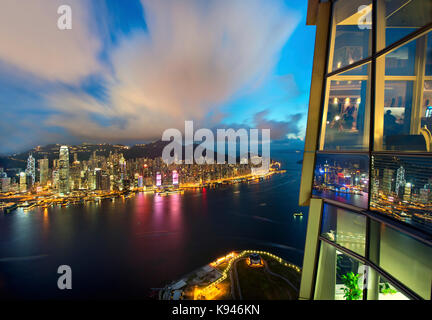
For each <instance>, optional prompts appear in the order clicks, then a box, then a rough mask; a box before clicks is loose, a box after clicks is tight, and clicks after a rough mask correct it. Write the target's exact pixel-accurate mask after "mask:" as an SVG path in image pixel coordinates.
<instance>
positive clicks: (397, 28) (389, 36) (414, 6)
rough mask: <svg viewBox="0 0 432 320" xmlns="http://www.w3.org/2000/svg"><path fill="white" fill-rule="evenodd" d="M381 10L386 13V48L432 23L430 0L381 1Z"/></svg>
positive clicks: (431, 3) (431, 2) (379, 14)
mask: <svg viewBox="0 0 432 320" xmlns="http://www.w3.org/2000/svg"><path fill="white" fill-rule="evenodd" d="M382 6H384V8H382ZM379 8H381V10H383V12H385V17H384V18H385V24H386V33H385V38H386V39H385V45H386V46H389V45H391V44H393V43H394V42H396V41H398V40H400V39H402V38H403V37H405V36H406V35H408V34H410V33H411V32H413V31H415V30H417V29H418V28H420V27H423V26H425V25H426V24H428V23H430V22H432V1H430V0H379ZM378 17H381V12H378Z"/></svg>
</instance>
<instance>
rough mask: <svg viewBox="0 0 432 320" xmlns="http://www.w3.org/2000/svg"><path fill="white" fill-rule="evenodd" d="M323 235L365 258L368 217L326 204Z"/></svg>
mask: <svg viewBox="0 0 432 320" xmlns="http://www.w3.org/2000/svg"><path fill="white" fill-rule="evenodd" d="M321 235H322V236H323V237H325V238H326V239H328V240H330V241H333V242H335V243H337V244H339V245H340V246H342V247H345V248H347V249H349V250H351V251H353V252H356V253H358V254H360V255H362V256H364V255H365V243H366V217H365V216H363V215H361V214H357V213H353V212H350V211H347V210H344V209H341V208H338V207H335V206H332V205H327V204H326V205H325V206H324V214H323V221H322V229H321Z"/></svg>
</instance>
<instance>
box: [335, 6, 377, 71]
mask: <svg viewBox="0 0 432 320" xmlns="http://www.w3.org/2000/svg"><path fill="white" fill-rule="evenodd" d="M371 13H372V1H370V0H354V1H337V2H336V3H335V4H334V7H333V23H332V27H333V29H332V41H331V44H332V45H331V46H330V55H329V56H330V60H329V61H330V65H329V69H330V70H329V71H334V70H337V69H340V68H342V67H344V66H347V65H350V64H352V63H354V62H356V61H359V60H362V59H364V58H366V57H368V56H369V55H370V52H369V50H370V36H371V29H372V23H371V22H372V14H371Z"/></svg>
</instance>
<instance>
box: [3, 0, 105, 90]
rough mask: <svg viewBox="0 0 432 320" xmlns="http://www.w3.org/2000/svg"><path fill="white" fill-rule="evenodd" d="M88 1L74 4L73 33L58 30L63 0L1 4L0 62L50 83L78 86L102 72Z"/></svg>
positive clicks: (72, 3) (98, 46)
mask: <svg viewBox="0 0 432 320" xmlns="http://www.w3.org/2000/svg"><path fill="white" fill-rule="evenodd" d="M86 3H87V1H85V0H74V1H72V2H71V4H70V6H71V8H72V30H64V31H61V30H59V29H58V28H57V20H58V18H59V17H60V15H59V14H57V8H58V7H59V6H60V5H63V4H64V1H63V0H31V1H17V0H1V1H0V39H1V42H0V62H3V63H7V64H9V65H10V66H12V67H14V68H16V69H18V70H19V71H22V72H28V73H31V74H33V75H35V76H37V77H40V78H42V79H45V80H49V81H62V82H66V83H77V82H78V81H79V80H81V79H82V78H83V77H85V76H87V75H89V74H90V73H92V72H97V71H100V70H101V68H102V67H101V65H100V63H99V62H98V60H97V54H98V52H99V50H100V46H101V42H100V41H99V39H98V38H97V36H96V35H95V34H93V33H92V32H91V31H90V30H91V20H90V16H89V14H88V8H87V7H86Z"/></svg>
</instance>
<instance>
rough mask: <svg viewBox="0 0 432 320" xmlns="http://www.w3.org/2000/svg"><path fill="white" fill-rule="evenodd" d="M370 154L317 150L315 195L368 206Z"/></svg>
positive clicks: (358, 205)
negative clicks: (332, 153)
mask: <svg viewBox="0 0 432 320" xmlns="http://www.w3.org/2000/svg"><path fill="white" fill-rule="evenodd" d="M368 187H369V156H367V155H345V154H344V155H342V154H335V155H331V154H317V158H316V164H315V178H314V185H313V191H312V193H313V194H314V195H317V196H320V197H323V198H326V199H332V200H336V201H340V202H343V203H347V204H352V205H354V206H357V207H360V208H364V209H367V207H368Z"/></svg>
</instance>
